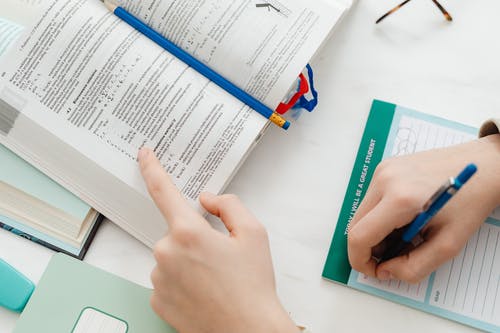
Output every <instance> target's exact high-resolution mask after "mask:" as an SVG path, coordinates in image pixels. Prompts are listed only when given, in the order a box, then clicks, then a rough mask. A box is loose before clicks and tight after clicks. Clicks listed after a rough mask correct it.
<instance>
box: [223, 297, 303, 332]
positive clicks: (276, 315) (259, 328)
mask: <svg viewBox="0 0 500 333" xmlns="http://www.w3.org/2000/svg"><path fill="white" fill-rule="evenodd" d="M262 304H263V305H262V306H258V307H256V308H254V309H252V311H251V312H247V313H246V314H245V315H243V316H242V317H239V318H236V317H234V319H235V320H236V322H235V323H234V325H229V327H233V329H231V331H232V332H239V333H243V332H244V333H247V332H248V333H260V332H266V333H301V330H300V329H299V328H298V327H297V326H296V325H295V323H294V322H293V320H292V319H291V318H290V316H289V315H288V313H287V312H286V311H285V309H284V308H283V306H282V305H281V303H280V302H279V300H277V299H276V300H274V301H267V302H262Z"/></svg>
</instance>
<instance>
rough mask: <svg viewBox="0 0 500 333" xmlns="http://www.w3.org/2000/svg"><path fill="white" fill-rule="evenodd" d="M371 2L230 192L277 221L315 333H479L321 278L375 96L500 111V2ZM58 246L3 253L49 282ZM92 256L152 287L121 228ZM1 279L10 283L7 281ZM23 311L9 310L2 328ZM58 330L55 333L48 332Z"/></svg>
mask: <svg viewBox="0 0 500 333" xmlns="http://www.w3.org/2000/svg"><path fill="white" fill-rule="evenodd" d="M441 2H442V4H443V5H444V6H445V7H446V8H447V9H448V10H449V12H450V13H451V14H452V16H453V17H454V19H455V21H454V22H453V23H451V24H450V23H448V22H446V21H445V20H444V18H443V16H442V15H441V13H440V12H439V10H438V9H437V8H436V7H435V6H434V5H433V4H432V1H431V0H414V1H412V2H410V3H409V4H408V5H407V6H406V7H405V8H403V9H402V10H401V11H400V12H398V13H397V14H395V15H394V16H392V17H389V18H388V19H387V21H385V22H383V23H382V24H380V25H378V26H376V25H375V24H374V22H375V20H376V19H377V18H378V17H379V16H380V15H381V14H383V13H384V12H385V11H387V10H389V9H390V8H391V7H392V6H394V5H396V4H397V3H399V1H398V0H391V1H382V0H378V1H377V0H360V2H358V3H357V4H355V5H354V7H353V8H352V11H351V12H350V13H349V14H348V16H347V17H346V18H345V20H344V21H343V22H342V23H341V25H340V26H339V27H338V30H337V32H336V34H335V35H334V36H333V38H332V40H330V41H329V42H328V44H327V45H326V46H325V48H324V49H323V50H322V52H321V53H320V54H319V56H318V58H317V59H316V60H315V61H314V62H313V65H314V68H315V71H316V83H317V87H318V89H319V90H320V94H321V95H320V97H321V102H320V106H319V107H318V109H317V111H315V112H314V113H313V114H311V115H309V114H305V115H303V116H302V117H301V119H300V120H299V122H298V123H295V124H294V125H293V126H292V128H291V129H290V131H289V132H288V133H285V132H283V131H281V130H278V129H276V128H272V129H271V130H270V131H269V132H268V133H267V134H266V136H265V137H264V138H263V140H262V143H261V144H260V146H259V147H257V149H256V150H255V151H254V152H253V154H252V155H251V156H250V158H249V159H248V161H247V162H246V164H245V165H244V167H243V168H242V169H241V171H240V172H239V173H238V174H237V176H236V178H235V179H234V181H233V182H232V184H231V186H230V187H229V188H228V190H227V192H228V193H236V194H238V195H239V196H240V197H241V199H242V200H243V201H244V202H245V203H246V204H247V205H248V206H249V207H250V208H251V209H252V210H253V211H254V212H255V214H256V215H257V216H258V217H259V219H260V220H261V221H262V222H263V223H264V224H265V225H266V226H267V228H268V230H269V234H270V239H271V247H272V253H273V258H274V264H275V268H276V279H277V283H278V289H279V295H280V297H281V299H282V301H283V303H284V305H285V307H286V309H287V310H288V311H289V312H290V313H291V315H292V317H293V318H294V319H295V320H296V321H297V322H298V323H300V324H302V325H306V326H308V327H309V328H311V329H312V330H313V332H319V333H322V332H362V331H371V332H386V333H390V332H395V333H396V332H397V333H399V332H402V331H404V332H407V333H411V332H423V331H427V332H451V331H453V332H474V330H473V329H470V328H468V327H465V326H462V325H459V324H456V323H454V322H451V321H447V320H444V319H441V318H437V317H434V316H432V315H428V314H425V313H422V312H419V311H416V310H412V309H409V308H406V307H404V306H401V305H398V304H394V303H391V302H387V301H385V300H382V299H379V298H376V297H374V296H370V295H366V294H363V293H360V292H357V291H354V290H351V289H348V288H346V287H343V286H339V285H336V284H333V283H330V282H326V281H324V280H322V279H321V272H322V269H323V264H324V261H325V258H326V255H327V252H328V249H329V246H330V241H331V238H332V235H333V231H334V229H335V223H336V221H337V217H338V214H339V210H340V206H341V204H342V200H343V197H344V193H345V189H346V186H347V183H348V179H349V176H350V173H351V168H352V166H353V163H354V158H355V155H356V152H357V148H358V145H359V142H360V139H361V136H362V131H363V128H364V124H365V121H366V118H367V115H368V112H369V109H370V105H371V101H372V99H374V98H378V99H382V100H386V101H389V102H393V103H398V104H401V105H404V106H408V107H411V108H415V109H418V110H421V111H425V112H428V113H431V114H435V115H438V116H442V117H446V118H452V119H455V120H457V121H460V122H463V123H467V124H471V125H474V126H480V125H481V123H482V122H483V120H485V119H487V118H489V117H492V116H497V117H498V116H500V41H499V32H500V20H499V19H498V15H499V14H500V2H499V1H498V0H474V1H458V0H447V1H446V0H442V1H441ZM52 255H53V253H52V252H51V251H49V250H47V249H45V248H42V247H40V246H38V245H35V244H32V243H30V242H28V241H25V240H23V239H20V238H18V237H16V236H13V235H11V234H10V233H7V232H5V231H3V230H2V231H1V232H0V257H2V258H3V259H5V260H7V261H8V262H10V263H11V264H12V265H14V266H16V267H17V268H19V269H20V270H21V271H23V272H24V273H25V274H26V275H27V276H28V277H30V278H31V279H33V280H34V281H38V280H39V278H40V276H41V274H42V273H43V271H44V269H45V267H46V265H47V263H48V261H49V260H50V257H51V256H52ZM85 261H86V262H88V263H90V264H93V265H96V266H98V267H101V268H103V269H105V270H107V271H110V272H113V273H115V274H118V275H120V276H122V277H125V278H127V279H130V280H132V281H134V282H137V283H139V284H142V285H145V286H149V285H150V282H149V273H150V271H151V270H152V268H153V266H154V260H153V258H152V255H151V251H150V250H149V249H147V248H146V247H144V246H143V245H141V244H140V243H139V242H138V241H136V240H134V239H133V238H131V237H130V236H129V235H127V234H126V233H124V232H123V231H121V230H120V229H119V228H117V227H116V226H114V225H113V224H111V223H105V224H104V225H103V226H102V228H101V229H100V231H99V233H98V235H97V237H96V239H95V241H94V243H93V245H92V247H91V249H90V251H89V253H88V255H87V257H86V260H85ZM0 283H1V282H0ZM17 318H18V316H17V315H16V314H13V313H11V312H8V311H6V310H0V333H9V332H11V331H12V329H13V327H14V325H15V322H16V320H17ZM44 333H48V332H44Z"/></svg>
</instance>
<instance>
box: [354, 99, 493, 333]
mask: <svg viewBox="0 0 500 333" xmlns="http://www.w3.org/2000/svg"><path fill="white" fill-rule="evenodd" d="M475 138H477V131H476V130H475V129H472V128H470V127H468V126H463V125H460V124H457V123H453V122H451V121H446V120H443V119H439V118H435V117H431V116H428V115H424V114H421V113H417V112H414V111H411V110H407V109H404V108H401V107H397V108H396V111H395V115H394V119H393V123H392V127H391V129H390V132H389V134H388V140H387V144H386V147H385V153H384V157H385V158H387V157H391V156H401V155H406V154H412V153H416V152H419V151H424V150H429V149H434V148H442V147H447V146H451V145H454V144H460V143H463V142H467V141H470V140H473V139H475ZM495 214H496V213H495ZM495 214H494V215H495ZM494 215H492V218H489V219H488V220H487V221H486V222H485V224H484V225H483V226H482V227H481V228H480V230H479V231H478V232H477V233H476V234H475V235H474V236H473V237H472V238H471V239H470V240H469V242H468V243H467V245H466V246H465V248H464V249H463V251H462V252H461V253H460V255H459V256H457V257H456V258H454V259H453V260H451V261H450V262H448V263H447V264H445V265H444V266H442V267H441V268H440V269H438V270H437V271H436V272H435V273H433V274H432V275H431V276H430V277H428V278H427V279H425V280H424V281H422V282H421V283H419V284H416V285H409V284H407V283H404V282H401V281H395V280H393V281H379V280H378V279H375V278H369V277H367V276H365V275H364V274H360V273H358V272H355V271H353V272H352V273H351V276H350V278H349V283H348V284H349V286H351V287H354V288H356V289H360V290H364V291H367V292H369V293H372V294H375V295H378V296H381V297H384V298H387V299H390V300H393V301H396V302H398V303H402V304H406V305H410V306H412V307H416V308H419V309H421V310H425V311H428V312H431V313H436V314H440V315H442V316H444V317H447V318H449V319H453V320H457V321H460V322H462V323H465V324H468V325H472V326H474V327H478V328H481V329H484V330H488V331H492V330H497V329H498V328H500V320H499V318H500V289H499V288H500V261H499V260H498V258H500V242H499V240H500V238H499V237H500V221H499V220H496V219H494V218H493V217H494Z"/></svg>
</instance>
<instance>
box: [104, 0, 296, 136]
mask: <svg viewBox="0 0 500 333" xmlns="http://www.w3.org/2000/svg"><path fill="white" fill-rule="evenodd" d="M101 1H102V2H103V3H104V4H105V5H106V7H107V8H108V9H109V10H110V11H111V12H113V13H114V14H115V15H116V16H118V17H119V18H120V19H122V20H123V21H125V22H126V23H128V24H129V25H130V26H132V27H133V28H135V29H136V30H137V31H139V32H141V33H142V34H143V35H144V36H146V37H148V38H149V39H151V40H152V41H153V42H155V43H156V44H158V45H159V46H161V47H162V48H163V49H165V50H166V51H168V52H169V53H171V54H172V55H174V56H175V57H176V58H177V59H179V60H181V61H183V62H184V63H185V64H186V65H188V66H190V67H191V68H193V69H194V70H196V71H197V72H198V73H200V74H201V75H203V76H205V77H206V78H207V79H209V80H210V81H212V82H213V83H215V84H217V85H218V86H219V87H221V88H222V89H224V90H225V91H227V92H228V93H229V94H231V95H232V96H234V97H236V98H237V99H239V100H240V101H241V102H243V103H245V104H246V105H248V106H249V107H250V108H252V109H253V110H255V111H257V112H258V113H260V114H261V115H262V116H264V117H265V118H267V119H269V120H270V121H271V122H272V123H274V124H276V125H277V126H279V127H281V128H283V129H285V130H287V129H288V128H289V127H290V122H289V121H287V120H286V119H285V118H283V117H282V116H281V115H279V114H278V113H276V112H274V111H273V110H271V109H270V108H269V107H267V106H266V105H264V104H263V103H262V102H260V101H258V100H257V99H255V98H254V97H252V96H251V95H250V94H248V93H247V92H245V91H244V90H243V89H241V88H239V87H237V86H236V85H234V84H233V83H231V82H230V81H229V80H227V79H226V78H224V77H223V76H221V75H220V74H218V73H217V72H215V71H214V70H213V69H211V68H210V67H208V66H207V65H205V64H204V63H202V62H201V61H199V60H198V59H196V58H194V57H193V56H192V55H190V54H189V53H187V52H186V51H184V50H183V49H181V48H180V47H178V46H177V45H175V44H174V43H172V42H171V41H169V40H168V39H166V38H165V37H163V36H162V35H160V34H159V33H158V32H156V31H155V30H153V29H152V28H151V27H149V26H148V25H147V24H145V23H144V22H142V21H141V20H139V19H138V18H136V17H135V16H133V15H132V14H130V13H129V12H127V11H126V10H125V9H123V8H122V7H120V6H118V5H117V4H115V3H114V2H113V1H112V0H101Z"/></svg>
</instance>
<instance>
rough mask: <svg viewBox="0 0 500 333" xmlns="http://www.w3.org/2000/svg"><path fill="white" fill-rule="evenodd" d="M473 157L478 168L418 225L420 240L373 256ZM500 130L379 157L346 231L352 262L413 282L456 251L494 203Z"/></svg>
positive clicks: (499, 199)
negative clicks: (404, 249)
mask: <svg viewBox="0 0 500 333" xmlns="http://www.w3.org/2000/svg"><path fill="white" fill-rule="evenodd" d="M471 162H472V163H475V164H476V165H477V166H478V173H477V174H476V175H475V176H474V177H473V178H472V179H471V180H470V181H469V182H468V183H467V184H466V185H465V186H464V188H463V189H462V190H461V191H459V192H458V193H457V194H456V195H455V196H454V198H453V199H451V200H450V202H449V203H448V204H447V205H446V206H445V207H444V208H443V209H442V210H441V211H440V212H439V213H438V214H437V215H436V216H435V217H434V218H433V219H432V220H431V222H430V223H429V224H428V225H427V226H426V227H425V228H424V229H423V230H422V233H421V236H422V238H423V240H424V242H423V243H422V244H421V245H419V246H418V247H417V248H415V249H413V250H412V251H410V252H409V253H407V254H404V255H402V256H399V257H397V258H394V259H392V260H389V261H387V262H383V263H380V264H379V263H377V261H376V260H375V259H373V256H377V255H379V254H380V252H383V249H384V245H385V244H384V240H385V239H386V237H387V236H388V235H390V234H391V233H392V232H393V231H395V230H397V229H400V228H402V227H404V226H406V225H407V224H409V223H410V222H411V221H412V220H413V219H414V218H415V217H416V216H417V214H418V213H420V212H421V211H422V207H423V205H424V204H425V203H426V201H427V200H428V199H429V197H430V196H431V195H432V194H433V193H434V192H435V191H436V189H437V188H438V187H439V186H440V185H442V183H443V182H444V180H446V179H447V178H449V177H450V176H454V175H456V174H458V172H460V171H461V170H462V169H463V168H464V167H465V166H466V165H467V164H469V163H471ZM499 168H500V135H492V136H489V137H486V138H483V139H480V140H476V141H473V142H470V143H465V144H461V145H457V146H454V147H450V148H445V149H438V150H431V151H427V152H422V153H418V154H414V155H408V156H403V157H397V158H393V159H389V160H386V161H384V162H382V163H381V164H380V165H379V167H378V168H377V170H376V171H375V174H374V177H373V180H372V182H371V185H370V187H369V189H368V191H367V193H366V196H365V198H364V200H363V202H362V203H361V205H360V207H359V209H358V211H357V213H356V215H355V216H354V218H353V220H352V222H351V226H350V230H349V236H348V252H349V260H350V263H351V265H352V267H353V268H354V269H355V270H357V271H359V272H362V273H364V274H366V275H368V276H371V277H376V278H378V279H380V280H389V279H397V280H403V281H406V282H409V283H418V282H420V281H421V280H422V279H424V278H425V277H427V276H428V275H429V274H430V273H432V272H433V271H435V270H436V269H437V268H438V267H439V266H441V265H442V264H444V263H445V262H447V261H448V260H450V259H452V258H453V257H455V256H457V255H458V254H459V253H460V252H461V250H462V249H463V247H464V246H465V244H466V243H467V241H468V239H469V238H470V237H471V236H472V235H473V234H474V233H475V232H476V231H477V230H478V229H479V227H480V226H481V225H482V224H483V222H484V220H485V219H486V218H487V217H488V216H489V215H490V214H491V212H492V211H493V210H494V209H495V208H496V207H497V206H499V205H500V169H499Z"/></svg>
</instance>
